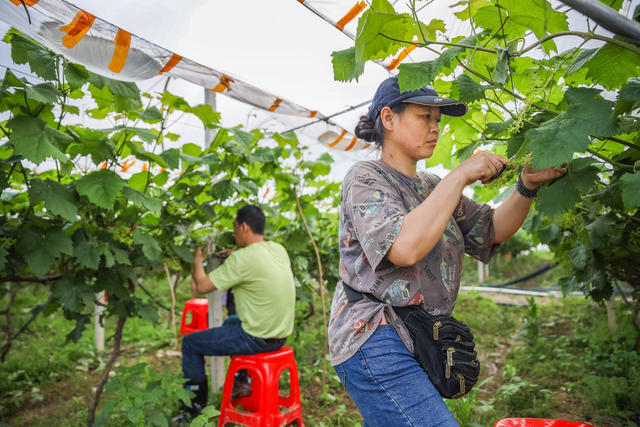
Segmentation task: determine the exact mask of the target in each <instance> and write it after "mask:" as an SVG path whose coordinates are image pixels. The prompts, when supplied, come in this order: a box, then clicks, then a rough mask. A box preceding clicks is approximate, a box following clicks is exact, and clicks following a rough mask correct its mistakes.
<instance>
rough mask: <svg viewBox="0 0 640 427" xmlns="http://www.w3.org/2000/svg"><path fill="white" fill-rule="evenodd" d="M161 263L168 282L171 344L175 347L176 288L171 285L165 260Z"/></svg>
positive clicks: (171, 281) (176, 340) (176, 337)
mask: <svg viewBox="0 0 640 427" xmlns="http://www.w3.org/2000/svg"><path fill="white" fill-rule="evenodd" d="M162 265H163V266H164V273H165V274H166V275H167V282H169V290H170V291H171V314H170V315H169V316H170V317H169V322H171V329H172V330H173V346H174V347H175V346H176V343H177V342H178V335H177V333H176V289H175V288H174V287H173V280H171V273H170V272H169V266H167V263H166V262H165V263H163V264H162Z"/></svg>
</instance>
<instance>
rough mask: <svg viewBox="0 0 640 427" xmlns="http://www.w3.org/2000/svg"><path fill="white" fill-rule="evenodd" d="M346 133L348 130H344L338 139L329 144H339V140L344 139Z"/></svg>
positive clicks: (333, 145) (332, 145)
mask: <svg viewBox="0 0 640 427" xmlns="http://www.w3.org/2000/svg"><path fill="white" fill-rule="evenodd" d="M346 134H347V131H346V130H343V131H342V133H341V134H340V136H339V137H337V138H336V140H335V141H333V142H332V143H331V144H329V147H335V146H336V145H338V142H340V141H342V138H344V136H345V135H346Z"/></svg>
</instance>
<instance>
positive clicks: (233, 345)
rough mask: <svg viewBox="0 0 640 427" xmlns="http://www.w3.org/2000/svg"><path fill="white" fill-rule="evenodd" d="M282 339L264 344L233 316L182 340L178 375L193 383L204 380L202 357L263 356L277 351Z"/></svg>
mask: <svg viewBox="0 0 640 427" xmlns="http://www.w3.org/2000/svg"><path fill="white" fill-rule="evenodd" d="M285 341H286V339H283V340H280V341H278V342H271V341H269V342H267V341H265V340H264V339H262V338H257V337H254V336H252V335H249V334H248V333H246V332H245V331H244V329H242V324H241V322H240V319H239V318H238V317H237V316H232V317H230V318H228V319H227V320H225V321H224V323H223V324H222V326H220V327H218V328H209V329H205V330H204V331H198V332H192V333H190V334H187V335H185V336H184V337H183V338H182V376H183V377H185V378H188V379H189V380H191V381H193V382H198V381H206V380H207V374H206V372H205V369H204V356H236V355H240V354H256V353H267V352H269V351H276V350H278V349H280V347H282V346H283V345H284V343H285Z"/></svg>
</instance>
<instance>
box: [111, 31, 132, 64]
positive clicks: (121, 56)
mask: <svg viewBox="0 0 640 427" xmlns="http://www.w3.org/2000/svg"><path fill="white" fill-rule="evenodd" d="M113 42H114V43H115V44H116V49H115V50H114V51H113V58H111V62H110V63H109V69H110V70H111V71H113V72H114V73H119V72H120V71H122V69H123V68H124V63H125V62H127V56H128V55H129V46H130V45H131V33H130V32H128V31H125V30H122V29H118V32H117V33H116V37H115V38H114V39H113Z"/></svg>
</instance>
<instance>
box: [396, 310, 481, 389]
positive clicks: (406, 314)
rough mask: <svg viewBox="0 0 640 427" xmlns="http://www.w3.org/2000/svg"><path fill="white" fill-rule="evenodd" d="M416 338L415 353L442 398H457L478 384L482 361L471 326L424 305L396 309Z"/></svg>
mask: <svg viewBox="0 0 640 427" xmlns="http://www.w3.org/2000/svg"><path fill="white" fill-rule="evenodd" d="M393 310H394V311H395V312H396V314H397V315H398V317H399V318H400V319H401V320H402V322H403V323H404V325H405V326H406V328H407V330H408V331H409V335H410V336H411V338H412V339H413V354H414V356H415V358H416V360H417V361H418V363H420V366H422V369H424V370H425V372H426V373H427V375H429V380H431V383H432V384H433V386H434V387H435V388H436V390H438V392H439V393H440V395H441V396H442V397H445V398H447V399H457V398H459V397H462V396H464V395H465V394H467V393H469V392H470V391H471V388H473V386H474V385H475V384H476V383H477V382H478V375H479V374H480V362H479V361H478V359H477V353H476V352H475V343H474V342H473V334H472V333H471V330H470V329H469V327H468V326H467V325H466V324H465V323H464V322H461V321H459V320H456V319H455V318H454V317H453V316H443V315H436V316H433V315H431V314H429V313H428V312H427V311H426V310H425V309H424V308H422V307H421V306H416V305H411V306H406V307H393Z"/></svg>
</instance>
